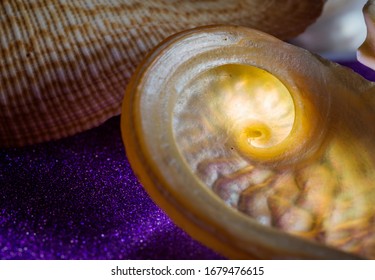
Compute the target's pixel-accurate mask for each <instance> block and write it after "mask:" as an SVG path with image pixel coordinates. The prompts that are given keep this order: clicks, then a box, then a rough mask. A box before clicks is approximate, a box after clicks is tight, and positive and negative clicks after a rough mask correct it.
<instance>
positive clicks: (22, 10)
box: [0, 0, 323, 146]
mask: <svg viewBox="0 0 375 280" xmlns="http://www.w3.org/2000/svg"><path fill="white" fill-rule="evenodd" d="M322 5H323V0H319V1H300V0H288V1H276V0H234V1H224V0H219V1H208V0H207V1H182V0H164V1H163V0H157V1H143V0H96V1H94V0H76V1H65V0H60V1H57V0H53V1H47V0H31V1H26V0H23V1H22V0H3V1H1V3H0V33H1V36H0V56H1V57H0V69H1V70H0V71H1V73H0V145H1V146H20V145H27V144H33V143H38V142H42V141H47V140H51V139H58V138H61V137H65V136H68V135H72V134H74V133H77V132H80V131H83V130H86V129H89V128H92V127H94V126H97V125H99V124H100V123H102V122H103V121H105V120H106V119H108V118H110V117H112V116H114V115H116V114H118V113H119V112H120V104H121V100H122V98H123V94H124V89H125V86H126V84H127V81H128V80H129V78H130V76H131V74H132V73H133V71H134V69H135V67H136V66H137V65H138V64H139V62H140V61H141V59H142V58H143V57H144V56H145V54H146V53H147V52H148V51H150V50H151V49H152V48H154V47H155V46H156V45H157V44H158V43H159V42H160V41H161V40H163V39H164V38H166V37H167V36H169V35H171V34H173V33H176V32H178V31H182V30H184V29H187V28H191V27H195V26H199V25H207V24H224V23H230V24H238V25H246V26H252V27H256V28H259V29H261V30H263V31H266V32H269V33H271V34H273V35H275V36H278V37H280V38H288V37H293V36H295V35H296V34H298V33H300V32H301V31H303V30H304V29H305V28H306V26H307V25H309V24H310V23H311V22H313V21H314V20H315V18H316V17H317V16H318V15H319V14H320V12H321V9H322Z"/></svg>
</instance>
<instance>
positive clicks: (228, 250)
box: [121, 26, 375, 259]
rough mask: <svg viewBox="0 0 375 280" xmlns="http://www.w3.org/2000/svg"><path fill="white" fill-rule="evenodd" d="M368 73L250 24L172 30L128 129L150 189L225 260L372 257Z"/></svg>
mask: <svg viewBox="0 0 375 280" xmlns="http://www.w3.org/2000/svg"><path fill="white" fill-rule="evenodd" d="M374 91H375V88H374V83H372V82H370V81H367V80H365V79H364V78H362V77H361V76H359V75H358V74H356V73H355V72H353V71H352V70H350V69H348V68H345V67H343V66H339V65H337V64H335V63H333V62H329V61H327V60H325V59H323V58H320V57H319V56H316V55H314V54H311V53H310V52H308V51H306V50H304V49H301V48H298V47H296V46H293V45H290V44H287V43H284V42H283V41H280V40H279V39H276V38H275V37H273V36H271V35H268V34H265V33H263V32H260V31H256V30H253V29H250V28H245V27H235V26H211V27H202V28H198V29H193V30H189V31H185V32H182V33H179V34H177V35H174V36H172V37H170V38H169V39H167V40H166V41H164V42H163V43H162V44H161V45H159V47H158V48H156V49H155V50H154V51H153V52H152V53H151V54H150V55H149V56H148V57H147V59H145V60H144V61H143V62H142V63H141V64H140V66H139V67H138V68H137V70H136V72H135V75H134V76H133V77H132V79H131V81H130V83H129V86H128V88H127V92H126V94H125V99H124V103H123V108H122V110H123V114H122V120H121V128H122V136H123V140H124V144H125V148H126V153H127V156H128V158H129V160H130V163H131V165H132V167H133V169H134V171H135V173H136V174H137V176H138V178H139V179H140V181H141V183H142V184H143V185H144V186H145V188H146V190H147V191H148V192H149V194H150V196H151V197H152V198H153V199H154V200H155V201H156V202H157V203H158V204H159V205H160V206H161V207H162V208H163V209H165V211H166V212H167V213H168V214H169V215H170V216H171V217H172V219H174V220H175V222H176V223H177V224H178V225H179V226H181V227H182V228H183V229H185V230H186V231H187V232H188V233H190V234H191V235H192V236H193V237H194V238H196V239H198V240H200V241H201V242H203V243H205V244H206V245H208V246H210V247H212V248H214V249H215V250H217V251H219V252H221V253H222V254H224V255H225V256H228V257H230V258H236V259H238V258H272V259H275V258H287V259H290V258H309V259H316V258H318V259H319V258H324V259H327V258H328V259H341V258H375V224H374V221H375V173H374V172H373V171H374V169H375V127H374V125H373V124H374V123H375V112H374V109H373V108H374V106H373V104H374V101H375V100H374V96H375V95H374Z"/></svg>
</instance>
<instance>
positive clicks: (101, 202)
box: [0, 62, 375, 259]
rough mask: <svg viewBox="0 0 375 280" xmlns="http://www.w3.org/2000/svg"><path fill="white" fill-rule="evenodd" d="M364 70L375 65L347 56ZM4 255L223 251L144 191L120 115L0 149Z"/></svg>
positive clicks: (369, 74) (170, 255)
mask: <svg viewBox="0 0 375 280" xmlns="http://www.w3.org/2000/svg"><path fill="white" fill-rule="evenodd" d="M343 64H344V65H347V66H350V67H352V68H353V69H354V70H356V71H357V72H359V73H361V74H363V75H364V76H365V77H366V78H368V79H371V80H375V75H374V73H375V72H374V71H372V70H369V69H368V68H366V67H364V66H361V65H360V64H359V63H355V62H350V63H343ZM0 211H1V214H0V259H222V258H223V257H222V256H220V255H218V254H216V253H215V252H213V251H211V250H210V249H208V248H206V247H205V246H204V245H202V244H200V243H198V242H197V241H194V240H193V239H191V238H190V237H189V236H188V235H187V234H186V233H185V232H184V231H182V230H181V229H180V228H178V227H177V226H176V225H175V224H174V223H173V222H172V221H171V220H170V219H169V218H168V216H167V215H166V214H165V213H164V212H163V211H162V210H160V209H159V208H158V207H157V206H156V205H155V204H154V202H153V201H152V200H151V199H150V197H149V196H148V194H147V193H146V192H145V191H144V189H143V187H142V186H141V185H140V183H139V182H138V180H137V179H136V177H135V176H134V174H133V172H132V170H131V168H130V165H129V163H128V161H127V159H126V155H125V150H124V146H123V143H122V140H121V134H120V118H119V117H115V118H112V119H110V120H109V121H107V122H106V123H104V124H103V125H101V126H100V127H98V128H95V129H92V130H89V131H87V132H84V133H81V134H78V135H76V136H72V137H69V138H66V139H62V140H59V141H53V142H48V143H44V144H39V145H35V146H29V147H25V148H17V149H0Z"/></svg>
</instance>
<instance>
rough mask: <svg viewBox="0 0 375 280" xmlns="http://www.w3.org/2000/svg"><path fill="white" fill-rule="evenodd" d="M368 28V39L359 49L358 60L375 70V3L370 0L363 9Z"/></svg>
mask: <svg viewBox="0 0 375 280" xmlns="http://www.w3.org/2000/svg"><path fill="white" fill-rule="evenodd" d="M363 15H364V18H365V23H366V27H367V37H366V39H365V41H364V42H363V44H362V45H361V46H360V47H359V48H358V51H357V59H358V61H360V62H361V63H362V64H364V65H366V66H368V67H370V68H372V69H375V1H373V0H368V2H367V3H366V5H365V6H364V7H363Z"/></svg>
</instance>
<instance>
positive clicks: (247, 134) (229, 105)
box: [175, 64, 295, 160]
mask: <svg viewBox="0 0 375 280" xmlns="http://www.w3.org/2000/svg"><path fill="white" fill-rule="evenodd" d="M182 95H183V96H192V98H191V99H189V101H188V102H186V104H185V105H184V106H183V109H181V111H180V112H183V113H182V114H181V113H178V114H177V115H179V116H182V115H183V116H186V115H190V116H191V118H189V119H190V122H191V121H193V122H194V126H199V127H200V130H201V132H202V133H203V134H204V135H207V138H210V135H221V137H220V140H219V139H218V141H221V142H226V143H227V144H229V145H230V147H234V148H235V149H236V150H237V151H238V152H239V154H242V155H243V156H245V157H246V158H249V159H254V160H255V159H256V160H259V159H260V160H262V159H264V160H267V159H269V160H273V158H274V157H275V156H276V157H277V156H279V155H280V154H281V153H282V151H283V149H284V148H285V145H284V144H283V142H284V141H285V140H286V139H287V138H288V136H289V135H290V134H291V132H292V129H293V126H294V122H295V106H294V100H293V98H292V96H291V94H290V92H289V90H288V89H287V88H286V86H285V85H284V84H283V83H282V82H281V81H280V80H279V79H278V78H276V77H275V76H274V75H272V74H271V73H269V72H267V71H265V70H263V69H260V68H257V67H255V66H250V65H242V64H225V65H221V66H217V67H214V68H211V69H209V70H207V71H205V72H203V73H202V74H200V75H198V76H197V77H196V78H195V79H193V81H191V83H189V85H188V86H187V87H185V92H184V94H182ZM177 120H179V121H177V123H175V127H176V129H177V130H179V128H177V126H180V125H181V124H182V123H184V124H186V123H187V122H186V119H184V120H183V119H181V118H180V117H177ZM216 137H217V136H216ZM183 141H184V142H185V140H183ZM177 142H178V139H177ZM185 144H186V146H190V145H191V143H190V144H188V143H185ZM280 145H281V146H282V147H281V146H280Z"/></svg>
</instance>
